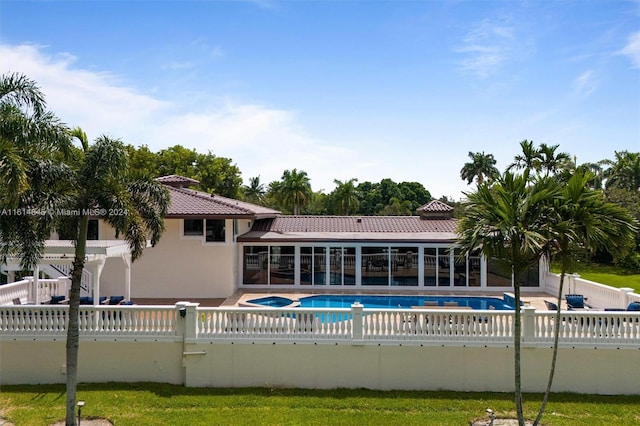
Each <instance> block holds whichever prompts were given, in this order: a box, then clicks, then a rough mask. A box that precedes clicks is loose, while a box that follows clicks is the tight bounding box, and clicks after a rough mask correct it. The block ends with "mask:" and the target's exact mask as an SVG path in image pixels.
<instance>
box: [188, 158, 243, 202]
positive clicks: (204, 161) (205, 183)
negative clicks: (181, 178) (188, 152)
mask: <svg viewBox="0 0 640 426" xmlns="http://www.w3.org/2000/svg"><path fill="white" fill-rule="evenodd" d="M187 177H193V178H195V179H196V180H198V181H199V182H200V189H201V190H202V191H205V192H209V193H212V194H218V195H222V196H223V197H229V198H236V197H237V196H238V193H239V192H240V185H241V184H242V178H241V177H240V169H238V166H236V165H235V164H232V163H231V159H229V158H224V157H216V156H215V155H213V153H212V152H211V151H209V152H208V153H207V154H198V155H197V159H196V162H195V175H194V176H187Z"/></svg>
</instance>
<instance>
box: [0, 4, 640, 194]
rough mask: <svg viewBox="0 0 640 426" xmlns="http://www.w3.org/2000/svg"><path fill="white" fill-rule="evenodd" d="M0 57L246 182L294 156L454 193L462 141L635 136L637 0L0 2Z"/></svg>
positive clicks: (573, 141)
mask: <svg viewBox="0 0 640 426" xmlns="http://www.w3.org/2000/svg"><path fill="white" fill-rule="evenodd" d="M0 72H3V73H5V72H22V73H25V74H27V75H28V76H30V77H31V78H33V79H34V80H36V81H37V82H38V83H39V84H40V85H41V87H42V89H43V90H44V92H45V94H46V96H47V101H48V104H49V107H50V109H51V110H53V111H54V112H55V113H56V114H57V115H58V116H59V117H60V118H61V119H62V120H63V121H65V122H66V123H68V124H69V125H72V126H80V127H82V128H83V129H84V130H85V131H86V132H87V134H88V135H89V136H90V138H95V137H97V136H99V135H101V134H108V135H110V136H112V137H117V138H121V139H122V140H123V141H124V142H126V143H130V144H133V145H136V146H137V145H141V144H146V145H148V146H149V147H150V148H151V149H152V150H154V151H156V150H159V149H162V148H165V147H168V146H171V145H174V144H181V145H184V146H187V147H190V148H195V149H196V150H198V151H199V152H206V151H208V150H211V151H212V152H213V153H214V154H216V155H218V156H223V157H228V158H231V159H232V160H233V162H234V163H235V164H237V165H238V167H239V168H240V170H241V171H242V174H243V178H244V179H245V182H246V181H248V179H249V178H250V177H254V176H258V175H259V176H260V178H261V181H262V182H264V183H265V184H267V183H268V182H270V181H272V180H277V179H279V178H280V176H281V175H282V172H283V171H284V170H285V169H293V168H298V169H299V170H300V169H301V170H305V171H306V172H307V173H308V175H309V177H310V179H311V184H312V187H313V189H314V190H316V191H319V190H324V191H325V192H329V191H331V190H332V189H333V187H334V184H333V180H334V179H340V180H343V181H344V180H348V179H350V178H357V179H358V180H359V181H360V182H363V181H367V180H368V181H372V182H378V181H380V179H383V178H391V179H393V180H395V181H396V182H401V181H417V182H420V183H422V184H423V185H424V186H425V187H426V188H427V189H428V190H429V191H431V193H432V195H433V196H435V197H440V196H442V195H446V196H449V197H452V198H454V199H459V198H461V197H462V191H469V190H472V189H473V187H472V186H467V184H466V182H464V181H462V180H461V179H460V169H461V167H462V166H463V164H464V163H465V162H466V161H467V160H468V152H469V151H474V152H479V151H484V152H486V153H492V154H494V156H495V157H496V159H497V160H498V167H499V168H500V169H504V168H505V167H506V166H507V165H508V164H509V163H510V162H511V161H512V160H513V157H514V156H515V155H516V154H517V153H518V152H519V142H520V141H521V140H523V139H529V140H533V141H534V142H536V143H547V144H560V150H562V151H566V152H569V153H570V154H572V155H575V156H576V157H577V160H578V162H579V163H581V162H594V161H598V160H602V159H605V158H613V156H614V151H620V150H629V151H635V152H637V151H640V2H638V1H586V0H585V1H521V2H519V1H473V2H472V1H420V0H415V1H402V0H396V1H384V0H378V1H340V0H334V1H322V0H316V1H304V0H301V1H293V0H290V1H279V0H256V1H180V2H172V1H84V2H80V1H69V2H62V1H11V0H9V1H7V0H5V1H3V2H2V3H0Z"/></svg>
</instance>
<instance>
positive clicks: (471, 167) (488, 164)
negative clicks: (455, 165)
mask: <svg viewBox="0 0 640 426" xmlns="http://www.w3.org/2000/svg"><path fill="white" fill-rule="evenodd" d="M469 158H471V162H469V163H465V164H464V166H462V169H461V170H460V179H462V180H466V181H467V184H468V185H470V184H471V182H473V180H474V179H476V182H477V183H478V186H480V185H482V184H483V183H484V181H485V180H488V181H491V180H493V179H494V178H495V177H496V176H497V175H499V174H500V172H499V171H498V169H497V168H496V159H495V158H494V157H493V154H485V153H484V151H483V152H471V151H469Z"/></svg>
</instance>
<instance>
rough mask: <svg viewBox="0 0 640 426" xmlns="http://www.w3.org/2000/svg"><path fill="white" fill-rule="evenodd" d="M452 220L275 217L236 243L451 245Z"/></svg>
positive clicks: (384, 217) (453, 229)
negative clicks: (446, 243) (418, 243)
mask: <svg viewBox="0 0 640 426" xmlns="http://www.w3.org/2000/svg"><path fill="white" fill-rule="evenodd" d="M456 223H457V222H456V220H455V219H433V220H424V219H421V218H420V217H419V216H278V217H276V218H273V219H267V220H259V221H256V222H255V223H254V224H253V227H252V228H251V231H249V232H248V233H246V234H244V235H242V236H240V237H239V238H238V241H290V242H293V241H390V240H392V241H396V242H397V241H413V242H418V241H443V242H445V241H454V240H455V239H456V234H455V231H456Z"/></svg>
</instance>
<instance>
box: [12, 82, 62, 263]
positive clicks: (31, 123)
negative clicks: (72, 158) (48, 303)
mask: <svg viewBox="0 0 640 426" xmlns="http://www.w3.org/2000/svg"><path fill="white" fill-rule="evenodd" d="M70 147H71V143H70V139H69V135H68V128H67V127H66V126H65V125H64V124H62V123H61V122H60V121H59V119H58V118H57V117H55V115H53V114H52V113H51V112H47V111H46V103H45V99H44V95H43V94H42V92H41V91H40V88H39V87H38V86H37V84H36V83H35V82H34V81H33V80H30V79H29V78H27V77H25V76H23V75H21V74H8V75H2V76H0V181H1V182H2V185H0V211H5V210H6V211H15V212H27V211H31V212H39V213H42V214H37V215H34V214H30V215H20V216H17V215H3V217H2V220H0V241H2V245H0V256H1V257H2V260H3V261H4V260H5V259H6V257H7V256H9V255H18V256H19V257H20V262H21V265H22V267H23V268H24V269H32V268H33V267H34V266H35V265H36V264H37V263H38V261H39V259H40V257H41V256H42V252H43V249H44V240H46V239H47V238H48V237H49V233H50V228H51V226H52V224H53V222H54V219H55V218H54V217H53V215H52V214H50V213H49V208H50V207H51V206H52V205H55V204H56V203H57V202H59V201H60V198H61V195H60V192H59V191H58V190H59V189H60V186H61V185H62V184H63V182H64V179H63V178H64V176H65V175H66V173H67V172H68V170H67V168H66V167H65V166H63V165H60V164H57V163H55V162H53V157H54V155H56V154H61V156H63V157H64V156H67V155H68V153H69V151H70Z"/></svg>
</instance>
